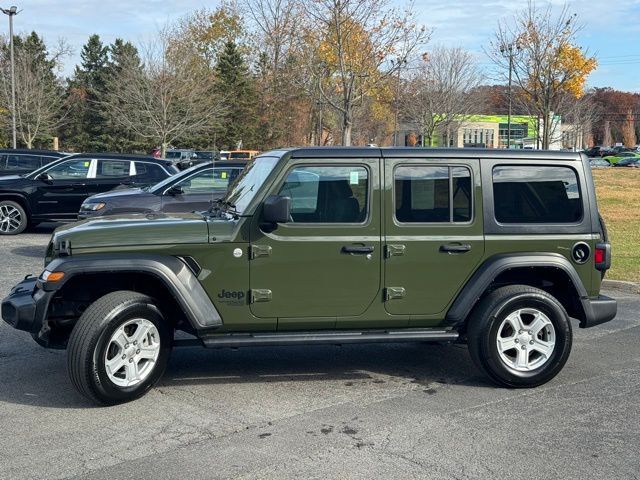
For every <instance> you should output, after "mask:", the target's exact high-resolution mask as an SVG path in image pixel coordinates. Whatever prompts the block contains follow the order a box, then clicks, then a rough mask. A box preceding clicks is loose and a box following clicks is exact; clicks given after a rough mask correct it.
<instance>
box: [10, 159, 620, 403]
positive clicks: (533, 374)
mask: <svg viewBox="0 0 640 480" xmlns="http://www.w3.org/2000/svg"><path fill="white" fill-rule="evenodd" d="M610 263H611V247H610V244H609V243H608V240H607V233H606V229H605V226H604V224H603V223H602V220H601V218H600V216H599V215H598V207H597V203H596V196H595V191H594V186H593V181H592V177H591V170H590V167H589V161H588V159H587V157H586V156H584V155H580V154H577V153H559V152H548V151H531V152H515V151H512V150H510V151H507V150H477V149H466V150H456V149H401V148H389V149H380V148H299V149H288V150H278V151H272V152H268V153H265V154H263V155H261V156H259V157H258V158H256V159H255V161H254V162H253V163H252V164H251V165H250V166H249V167H248V168H247V169H246V170H245V171H244V173H243V174H241V176H240V177H238V179H237V181H236V182H235V183H234V184H233V186H232V187H231V188H230V190H229V193H228V194H227V196H226V198H225V199H224V200H221V201H219V202H218V203H217V205H216V206H215V207H214V208H212V209H211V210H210V211H208V212H205V213H193V214H184V215H164V214H158V215H156V214H153V215H151V214H149V215H142V214H139V215H130V216H114V217H104V218H100V219H96V220H88V221H85V222H80V223H76V224H74V225H70V226H65V227H62V228H59V229H58V230H56V231H55V232H54V234H53V237H52V239H51V243H50V244H49V246H48V248H47V252H46V259H45V270H44V272H42V274H41V275H40V276H39V277H38V278H32V277H27V278H26V279H25V280H24V281H23V282H21V283H20V284H19V285H17V286H16V287H14V289H13V290H12V292H11V294H10V295H9V296H8V297H7V298H5V299H4V301H3V303H2V317H3V318H4V320H5V321H6V322H8V323H9V324H10V325H12V326H13V327H15V328H17V329H21V330H25V331H28V332H30V333H31V335H32V336H33V337H34V339H35V340H36V342H38V343H39V344H41V345H43V346H45V347H49V348H66V349H67V358H68V370H69V375H70V377H71V380H72V382H73V384H74V385H75V387H76V388H77V389H78V390H79V391H80V392H81V393H82V394H84V395H85V396H86V397H88V398H89V399H91V400H93V401H95V402H98V403H103V404H114V403H118V402H123V401H127V400H131V399H134V398H137V397H140V396H141V395H143V394H144V393H145V392H146V391H147V390H149V389H150V388H151V387H152V386H153V385H154V384H155V383H156V382H157V381H158V379H159V378H160V377H161V376H162V374H163V371H164V369H165V366H166V365H167V360H168V358H169V354H170V351H171V349H172V347H173V346H177V345H193V344H199V345H203V346H205V347H212V348H221V347H241V346H242V347H244V346H250V345H256V346H265V345H301V344H346V343H364V342H380V343H382V342H415V341H426V342H444V343H447V342H450V343H453V342H463V343H467V344H468V347H469V351H470V353H471V356H472V358H473V360H474V361H475V363H476V364H477V366H478V367H479V368H480V369H481V370H483V371H484V372H485V373H486V374H487V375H488V376H489V377H490V378H491V379H492V380H493V381H494V382H496V383H498V384H500V385H503V386H507V387H534V386H537V385H540V384H543V383H545V382H547V381H548V380H550V379H551V378H553V377H554V376H555V375H556V374H557V373H558V372H559V371H560V370H561V369H562V367H563V366H564V364H565V362H566V361H567V358H568V356H569V353H570V350H571V343H572V330H571V328H572V327H571V322H570V319H571V318H573V319H576V320H577V321H578V322H579V324H580V326H581V327H591V326H594V325H598V324H600V323H603V322H607V321H609V320H611V319H612V318H614V316H615V315H616V309H617V304H616V301H615V300H613V299H610V298H607V297H605V296H602V295H600V294H599V291H600V284H601V281H602V278H603V276H604V273H605V271H606V270H607V269H608V268H609V266H610ZM176 330H182V331H184V332H186V333H188V334H190V335H191V336H192V338H191V337H189V336H188V335H185V334H180V335H178V338H174V334H175V332H176Z"/></svg>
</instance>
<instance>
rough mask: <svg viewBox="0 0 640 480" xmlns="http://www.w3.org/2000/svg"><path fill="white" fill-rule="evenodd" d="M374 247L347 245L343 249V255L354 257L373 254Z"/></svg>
mask: <svg viewBox="0 0 640 480" xmlns="http://www.w3.org/2000/svg"><path fill="white" fill-rule="evenodd" d="M373 250H374V247H373V246H371V245H345V246H344V247H342V253H350V254H352V255H367V254H369V253H373Z"/></svg>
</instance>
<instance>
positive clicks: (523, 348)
mask: <svg viewBox="0 0 640 480" xmlns="http://www.w3.org/2000/svg"><path fill="white" fill-rule="evenodd" d="M526 348H527V347H525V346H524V345H522V350H526ZM129 361H131V360H129Z"/></svg>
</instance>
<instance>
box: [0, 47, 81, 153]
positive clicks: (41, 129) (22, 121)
mask: <svg viewBox="0 0 640 480" xmlns="http://www.w3.org/2000/svg"><path fill="white" fill-rule="evenodd" d="M33 35H35V34H32V36H33ZM35 38H36V41H38V42H39V41H40V39H38V37H37V36H36V37H35ZM31 39H33V37H32V38H31ZM2 43H3V44H4V43H6V40H4V39H3V42H2ZM41 48H42V50H38V49H34V48H25V46H24V40H21V41H20V44H19V46H17V48H16V49H15V58H14V63H15V88H16V107H15V108H16V130H17V133H18V135H19V137H20V139H21V140H22V142H23V143H24V144H25V145H26V147H27V148H29V149H30V148H33V144H34V142H35V141H36V140H37V139H41V138H42V137H46V136H50V135H53V133H54V132H55V130H56V129H57V128H58V127H60V126H61V125H62V124H63V122H64V120H65V117H66V115H67V113H68V112H69V109H68V107H67V105H66V103H65V101H64V97H63V92H62V85H61V82H60V79H59V78H57V77H56V71H57V69H59V68H61V65H62V59H63V58H64V57H65V56H66V55H68V54H69V52H70V50H69V48H68V46H67V45H66V43H64V42H62V41H61V42H59V44H58V45H57V47H56V49H55V50H54V51H53V53H52V54H50V55H47V54H46V51H45V50H44V44H43V43H42V44H41ZM0 92H1V95H2V97H1V98H2V107H3V110H4V112H6V114H7V115H8V116H9V117H10V116H11V108H12V104H11V68H10V62H9V55H8V48H5V45H3V47H2V56H1V57H0Z"/></svg>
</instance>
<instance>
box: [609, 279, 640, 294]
mask: <svg viewBox="0 0 640 480" xmlns="http://www.w3.org/2000/svg"><path fill="white" fill-rule="evenodd" d="M602 288H606V289H607V290H617V291H619V292H624V293H631V294H634V295H640V284H638V283H634V282H624V281H622V280H603V281H602Z"/></svg>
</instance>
